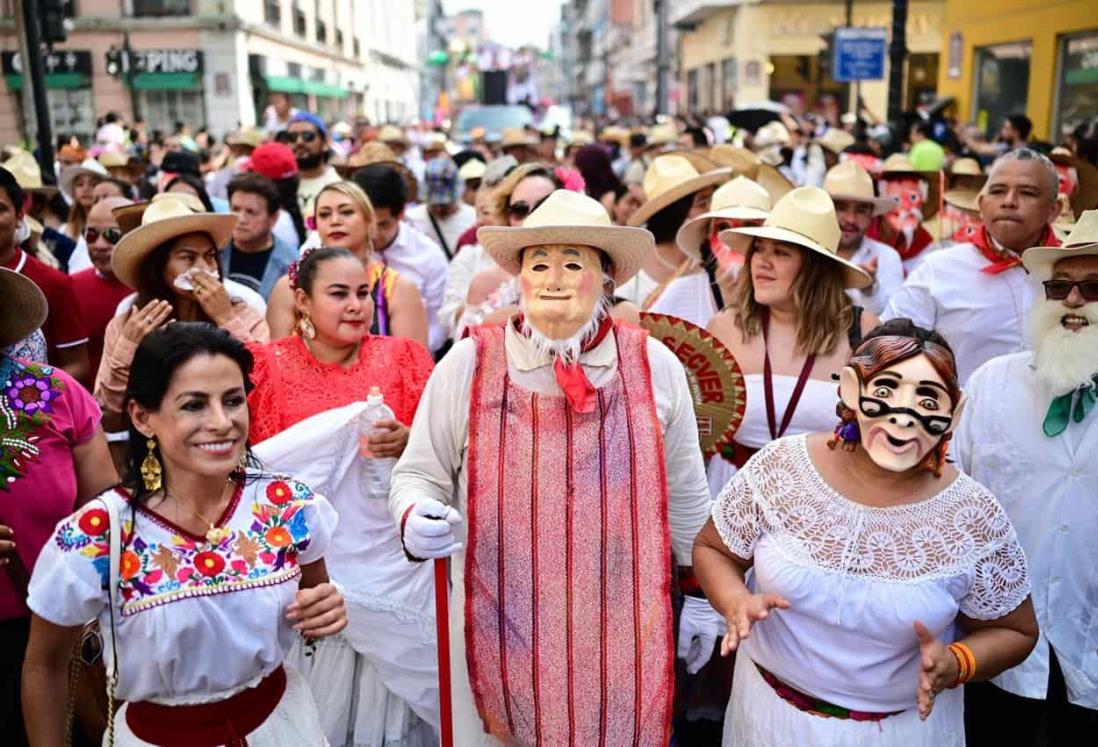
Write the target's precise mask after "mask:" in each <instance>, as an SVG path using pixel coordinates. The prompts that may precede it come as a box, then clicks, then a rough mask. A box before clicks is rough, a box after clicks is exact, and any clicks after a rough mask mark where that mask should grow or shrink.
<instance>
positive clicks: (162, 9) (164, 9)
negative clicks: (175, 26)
mask: <svg viewBox="0 0 1098 747" xmlns="http://www.w3.org/2000/svg"><path fill="white" fill-rule="evenodd" d="M190 12H191V2H190V0H133V14H134V16H186V15H190Z"/></svg>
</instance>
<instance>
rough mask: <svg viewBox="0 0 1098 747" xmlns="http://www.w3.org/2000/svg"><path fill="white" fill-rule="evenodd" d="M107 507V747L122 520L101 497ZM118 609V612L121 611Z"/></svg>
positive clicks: (114, 682)
mask: <svg viewBox="0 0 1098 747" xmlns="http://www.w3.org/2000/svg"><path fill="white" fill-rule="evenodd" d="M101 500H102V501H103V505H104V506H105V507H106V509H107V516H108V517H109V520H110V529H109V530H108V536H109V539H110V571H109V572H108V580H107V584H108V588H107V609H108V611H109V612H110V618H111V668H110V671H109V672H107V733H106V735H105V738H104V743H105V744H106V745H108V747H113V745H114V689H115V686H116V685H117V684H118V647H117V639H118V630H117V627H116V624H115V616H114V607H115V599H116V598H117V597H118V595H119V594H120V593H121V582H120V580H119V579H120V576H121V567H122V522H121V521H120V520H119V518H118V506H116V505H115V503H114V501H112V500H110V499H109V498H103V499H101ZM121 611H122V610H121V609H119V613H121Z"/></svg>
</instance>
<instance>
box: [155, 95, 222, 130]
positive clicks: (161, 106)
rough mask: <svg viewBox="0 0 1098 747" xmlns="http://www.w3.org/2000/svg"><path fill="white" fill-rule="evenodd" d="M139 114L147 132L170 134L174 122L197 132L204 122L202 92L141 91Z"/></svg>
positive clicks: (204, 113)
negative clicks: (158, 131) (161, 131)
mask: <svg viewBox="0 0 1098 747" xmlns="http://www.w3.org/2000/svg"><path fill="white" fill-rule="evenodd" d="M140 96H141V114H142V115H143V116H144V118H145V121H146V122H147V123H148V126H149V131H150V132H151V131H153V130H163V131H164V132H172V131H173V129H174V127H175V123H176V122H186V123H188V124H190V125H191V129H192V130H197V129H198V128H199V127H200V126H201V125H202V123H203V122H205V121H206V112H205V107H204V106H203V102H202V91H159V90H148V91H141V92H140Z"/></svg>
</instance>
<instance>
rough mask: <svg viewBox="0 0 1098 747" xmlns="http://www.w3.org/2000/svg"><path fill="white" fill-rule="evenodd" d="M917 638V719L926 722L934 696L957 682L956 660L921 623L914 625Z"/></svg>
mask: <svg viewBox="0 0 1098 747" xmlns="http://www.w3.org/2000/svg"><path fill="white" fill-rule="evenodd" d="M915 635H916V636H918V638H919V659H920V661H919V693H918V696H917V697H916V701H917V702H918V704H919V718H920V719H922V720H923V721H926V719H927V717H928V716H930V712H931V711H932V710H934V696H936V695H937V694H938V693H940V692H941V691H942V690H945V689H946V688H947V687H953V685H954V684H955V683H956V682H957V673H958V667H957V659H956V657H954V656H953V654H952V653H950V651H949V648H948V647H947V646H946V645H945V644H944V643H942V642H941V641H939V640H938V639H937V638H935V637H934V634H933V633H931V632H930V631H929V630H927V628H926V626H925V625H923V624H922V623H921V622H918V621H916V623H915Z"/></svg>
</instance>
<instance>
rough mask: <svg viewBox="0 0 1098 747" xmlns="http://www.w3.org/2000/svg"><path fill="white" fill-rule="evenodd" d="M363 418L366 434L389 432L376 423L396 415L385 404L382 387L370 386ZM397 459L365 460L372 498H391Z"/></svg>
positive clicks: (375, 458)
mask: <svg viewBox="0 0 1098 747" xmlns="http://www.w3.org/2000/svg"><path fill="white" fill-rule="evenodd" d="M362 419H363V421H364V423H365V425H366V429H365V430H366V435H367V436H371V435H373V434H374V433H379V432H384V433H388V429H387V428H378V427H377V426H376V425H375V423H377V422H378V421H379V420H393V419H395V416H394V415H393V411H392V410H390V409H389V406H388V405H386V404H385V398H384V397H382V396H381V389H379V388H378V387H376V386H372V387H370V393H369V394H368V395H367V397H366V409H365V410H364V411H363V412H362ZM394 464H396V459H394V458H393V457H386V458H379V457H366V458H364V460H363V476H364V477H365V478H366V490H367V491H369V494H370V497H371V498H377V499H379V500H385V501H387V500H389V480H390V478H391V477H392V473H393V465H394Z"/></svg>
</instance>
